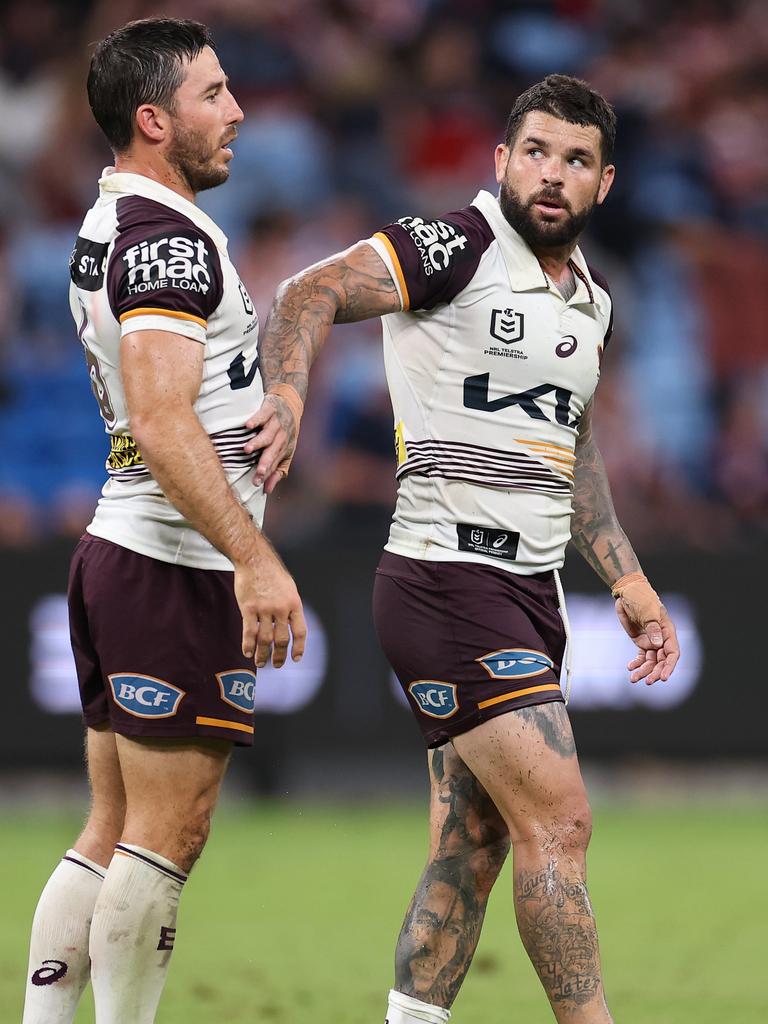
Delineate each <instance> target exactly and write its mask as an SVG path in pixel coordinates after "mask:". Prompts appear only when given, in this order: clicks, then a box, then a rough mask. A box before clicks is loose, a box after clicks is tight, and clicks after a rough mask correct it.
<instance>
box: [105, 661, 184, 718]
mask: <svg viewBox="0 0 768 1024" xmlns="http://www.w3.org/2000/svg"><path fill="white" fill-rule="evenodd" d="M108 678H109V685H110V686H111V687H112V695H113V697H114V699H115V704H117V705H118V707H121V708H122V709H123V711H127V712H128V714H129V715H135V716H136V717H137V718H170V717H171V715H175V714H176V712H177V711H178V708H179V704H180V703H181V700H182V698H183V697H185V696H186V693H185V691H184V690H180V689H179V688H178V686H174V685H173V684H172V683H166V682H165V680H163V679H155V678H154V676H141V675H134V674H133V673H130V674H129V673H127V672H116V673H114V674H113V675H111V676H109V677H108Z"/></svg>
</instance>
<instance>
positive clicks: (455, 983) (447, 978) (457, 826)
mask: <svg viewBox="0 0 768 1024" xmlns="http://www.w3.org/2000/svg"><path fill="white" fill-rule="evenodd" d="M430 770H431V774H432V779H433V784H434V785H437V786H439V787H440V795H439V800H440V802H441V803H443V804H445V805H446V807H445V811H446V814H445V819H444V822H443V825H442V828H441V832H440V839H439V843H438V848H437V850H436V851H435V852H434V853H433V855H432V856H431V858H430V860H429V862H428V863H427V866H426V867H425V869H424V871H423V873H422V876H421V879H420V880H419V884H418V886H417V888H416V892H415V893H414V895H413V899H412V900H411V903H410V906H409V907H408V910H407V912H406V915H405V920H404V922H403V927H402V929H401V931H400V936H399V938H398V942H397V950H396V953H395V987H396V988H397V990H398V991H400V992H403V993H405V994H406V995H410V996H413V997H415V998H416V999H421V1000H423V1001H424V1002H427V1003H431V1004H433V1005H436V1006H442V1007H446V1008H447V1007H450V1006H451V1005H452V1003H453V1001H454V999H455V998H456V995H457V994H458V991H459V989H460V987H461V984H462V982H463V981H464V977H465V976H466V973H467V971H468V970H469V965H470V964H471V963H472V957H473V956H474V953H475V949H476V948H477V942H478V939H479V938H480V929H481V928H482V924H483V918H484V916H485V909H486V906H487V903H488V896H489V895H490V892H491V888H492V887H493V883H494V882H495V881H496V878H497V877H498V874H499V871H500V870H501V867H502V865H503V863H504V860H505V858H506V855H507V853H508V851H509V833H508V831H507V827H506V825H505V824H504V821H503V819H502V818H501V816H500V815H499V812H498V811H497V810H496V807H495V805H494V804H493V802H492V800H491V799H490V797H489V796H488V794H487V793H486V792H485V790H484V789H483V787H482V786H481V785H480V783H479V782H478V781H477V779H476V778H475V777H474V775H472V773H471V772H470V771H469V769H468V768H467V767H466V765H464V763H463V762H462V761H461V760H460V759H459V757H458V756H457V755H456V753H455V752H454V751H453V749H452V748H451V747H447V748H445V753H444V751H443V750H435V751H433V752H432V754H431V758H430Z"/></svg>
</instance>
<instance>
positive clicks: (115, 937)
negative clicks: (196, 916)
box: [90, 843, 187, 1024]
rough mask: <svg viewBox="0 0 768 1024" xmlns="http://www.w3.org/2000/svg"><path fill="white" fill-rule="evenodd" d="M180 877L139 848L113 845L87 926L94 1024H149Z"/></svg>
mask: <svg viewBox="0 0 768 1024" xmlns="http://www.w3.org/2000/svg"><path fill="white" fill-rule="evenodd" d="M186 880H187V876H186V874H185V873H184V872H183V871H182V870H181V869H180V868H178V867H177V866H176V865H175V864H174V863H173V862H172V861H170V860H167V859H166V858H165V857H161V856H160V855H159V854H157V853H153V852H152V851H151V850H144V849H142V847H140V846H131V845H129V844H127V843H118V844H117V846H116V847H115V856H114V857H113V858H112V863H111V864H110V865H109V870H108V871H107V875H106V878H105V879H104V884H103V886H102V889H101V893H100V895H99V898H98V900H97V902H96V909H95V910H94V914H93V923H92V925H91V945H90V952H91V982H92V984H93V996H94V1001H95V1003H96V1024H152V1022H153V1021H154V1019H155V1011H156V1010H157V1004H158V1003H159V1002H160V996H161V994H162V991H163V986H164V985H165V978H166V975H167V973H168V962H169V961H170V959H171V950H172V949H173V943H174V939H175V937H176V914H177V911H178V906H179V897H180V895H181V890H182V887H183V885H184V882H185V881H186Z"/></svg>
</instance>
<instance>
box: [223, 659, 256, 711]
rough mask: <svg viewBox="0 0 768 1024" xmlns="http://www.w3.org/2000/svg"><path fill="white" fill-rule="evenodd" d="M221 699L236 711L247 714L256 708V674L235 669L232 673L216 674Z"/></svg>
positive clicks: (246, 670)
mask: <svg viewBox="0 0 768 1024" xmlns="http://www.w3.org/2000/svg"><path fill="white" fill-rule="evenodd" d="M216 678H217V679H218V681H219V689H220V690H221V699H222V700H223V701H224V702H225V703H227V704H230V705H231V706H232V707H233V708H237V710H238V711H246V712H248V713H249V714H251V713H252V712H253V710H254V709H255V707H256V673H255V672H249V671H248V669H235V670H233V671H232V672H217V673H216Z"/></svg>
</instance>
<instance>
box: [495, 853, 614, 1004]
mask: <svg viewBox="0 0 768 1024" xmlns="http://www.w3.org/2000/svg"><path fill="white" fill-rule="evenodd" d="M515 910H516V913H517V922H518V926H519V928H520V936H521V938H522V940H523V943H524V945H525V948H526V950H527V951H528V955H529V956H530V958H531V962H532V963H533V965H534V967H535V968H536V971H537V973H538V975H539V978H540V979H541V983H542V985H543V986H544V989H545V991H546V993H547V995H548V996H549V1000H550V1002H551V1003H552V1004H553V1006H555V1005H556V1004H561V1005H562V1006H563V1008H565V1007H568V1006H570V1007H572V1008H575V1007H577V1006H583V1005H584V1004H585V1003H589V1002H590V1000H592V999H594V998H596V997H598V996H599V995H600V993H601V991H602V981H601V978H600V955H599V952H598V945H597V931H596V929H595V919H594V915H593V913H592V906H591V904H590V902H589V896H588V894H587V887H586V884H585V883H584V880H583V879H581V878H577V877H573V878H572V877H566V875H565V874H564V873H561V872H560V871H559V870H558V867H557V862H556V861H554V860H550V861H549V862H548V863H547V864H546V865H545V866H543V867H542V868H541V869H540V870H536V871H520V872H518V874H517V876H516V878H515Z"/></svg>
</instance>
